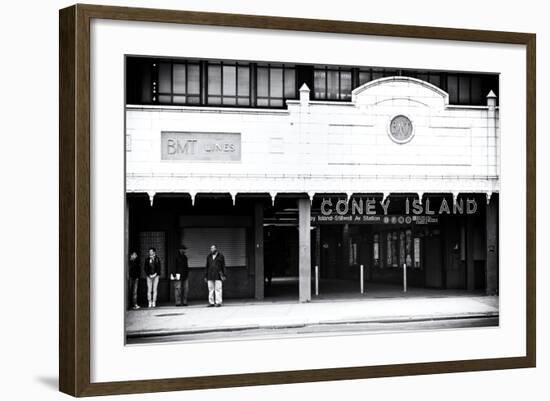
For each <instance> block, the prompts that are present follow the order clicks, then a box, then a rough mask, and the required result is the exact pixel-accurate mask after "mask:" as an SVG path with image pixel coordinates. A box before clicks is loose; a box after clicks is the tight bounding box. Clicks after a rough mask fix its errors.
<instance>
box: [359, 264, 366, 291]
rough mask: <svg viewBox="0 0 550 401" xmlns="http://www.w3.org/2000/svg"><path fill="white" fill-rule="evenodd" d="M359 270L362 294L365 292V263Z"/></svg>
mask: <svg viewBox="0 0 550 401" xmlns="http://www.w3.org/2000/svg"><path fill="white" fill-rule="evenodd" d="M360 269H361V270H360V271H359V280H360V288H361V294H364V293H365V267H364V266H363V265H361V266H360Z"/></svg>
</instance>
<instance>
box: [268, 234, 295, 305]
mask: <svg viewBox="0 0 550 401" xmlns="http://www.w3.org/2000/svg"><path fill="white" fill-rule="evenodd" d="M264 276H265V297H266V298H270V297H277V298H289V299H293V300H294V299H296V298H297V297H298V228H297V227H295V226H278V225H268V226H266V227H264Z"/></svg>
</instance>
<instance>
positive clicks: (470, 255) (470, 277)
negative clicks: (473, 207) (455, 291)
mask: <svg viewBox="0 0 550 401" xmlns="http://www.w3.org/2000/svg"><path fill="white" fill-rule="evenodd" d="M475 279H476V277H475V267H474V227H473V221H472V216H466V289H467V290H468V291H473V290H475V285H476V281H475Z"/></svg>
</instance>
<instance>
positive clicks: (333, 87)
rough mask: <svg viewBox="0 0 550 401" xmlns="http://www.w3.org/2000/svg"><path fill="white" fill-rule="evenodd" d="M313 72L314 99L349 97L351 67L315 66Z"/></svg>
mask: <svg viewBox="0 0 550 401" xmlns="http://www.w3.org/2000/svg"><path fill="white" fill-rule="evenodd" d="M313 74H314V76H313V88H314V91H313V93H314V97H315V99H316V100H350V99H351V89H352V83H351V68H350V69H345V68H340V67H328V66H316V67H315V69H314V72H313Z"/></svg>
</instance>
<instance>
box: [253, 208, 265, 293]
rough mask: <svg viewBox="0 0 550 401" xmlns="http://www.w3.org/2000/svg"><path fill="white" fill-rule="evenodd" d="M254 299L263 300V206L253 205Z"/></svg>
mask: <svg viewBox="0 0 550 401" xmlns="http://www.w3.org/2000/svg"><path fill="white" fill-rule="evenodd" d="M254 298H255V299H258V300H262V299H264V205H263V203H262V202H261V201H259V202H256V203H255V204H254Z"/></svg>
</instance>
